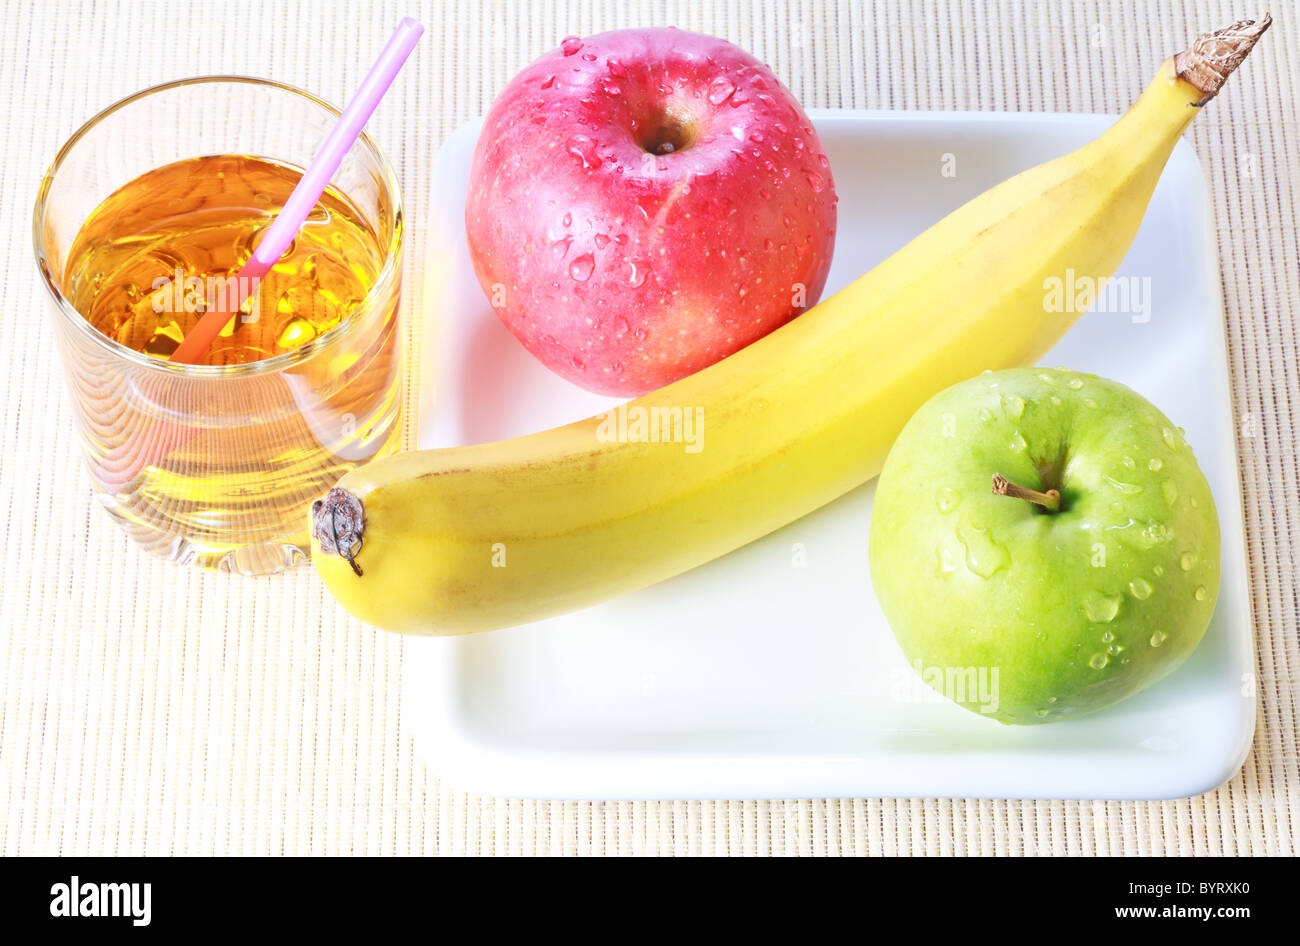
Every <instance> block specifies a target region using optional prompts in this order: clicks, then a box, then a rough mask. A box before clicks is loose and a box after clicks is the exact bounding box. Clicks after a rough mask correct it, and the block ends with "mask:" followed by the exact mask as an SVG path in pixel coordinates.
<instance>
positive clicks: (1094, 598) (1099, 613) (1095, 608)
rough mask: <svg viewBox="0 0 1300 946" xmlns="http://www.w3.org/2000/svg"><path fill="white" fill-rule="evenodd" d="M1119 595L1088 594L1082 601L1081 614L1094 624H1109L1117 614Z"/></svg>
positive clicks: (1097, 592)
mask: <svg viewBox="0 0 1300 946" xmlns="http://www.w3.org/2000/svg"><path fill="white" fill-rule="evenodd" d="M1122 600H1123V599H1122V598H1120V596H1119V595H1108V594H1105V593H1104V592H1101V591H1092V592H1089V593H1088V595H1087V596H1086V597H1084V599H1083V613H1084V614H1086V615H1087V616H1088V620H1089V621H1092V622H1093V623H1094V624H1109V623H1110V622H1111V621H1113V620H1115V615H1117V614H1119V606H1120V602H1121V601H1122Z"/></svg>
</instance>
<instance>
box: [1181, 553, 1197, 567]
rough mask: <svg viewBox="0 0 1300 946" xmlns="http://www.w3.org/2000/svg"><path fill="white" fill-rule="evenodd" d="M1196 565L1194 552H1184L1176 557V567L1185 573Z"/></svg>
mask: <svg viewBox="0 0 1300 946" xmlns="http://www.w3.org/2000/svg"><path fill="white" fill-rule="evenodd" d="M1195 565H1196V554H1195V553H1194V552H1184V553H1183V554H1182V555H1180V556H1179V557H1178V567H1179V568H1181V569H1182V570H1183V571H1185V572H1190V571H1191V570H1192V568H1193V567H1194V566H1195Z"/></svg>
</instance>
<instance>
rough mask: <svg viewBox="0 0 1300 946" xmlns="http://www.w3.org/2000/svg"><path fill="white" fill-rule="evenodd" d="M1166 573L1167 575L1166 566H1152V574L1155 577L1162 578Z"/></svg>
mask: <svg viewBox="0 0 1300 946" xmlns="http://www.w3.org/2000/svg"><path fill="white" fill-rule="evenodd" d="M1164 573H1165V566H1163V565H1152V566H1151V574H1153V575H1155V576H1156V577H1157V578H1159V577H1160V576H1161V575H1163V574H1164Z"/></svg>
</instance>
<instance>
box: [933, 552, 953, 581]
mask: <svg viewBox="0 0 1300 946" xmlns="http://www.w3.org/2000/svg"><path fill="white" fill-rule="evenodd" d="M934 554H935V558H937V559H938V560H939V567H938V570H937V571H936V572H935V574H936V575H937V576H938V577H939V578H947V577H948V576H949V575H951V574H952V573H953V572H954V571H955V570H956V568H957V566H956V565H954V564H953V562H952V552H950V551H949V550H948V549H946V548H944V547H943V546H942V545H941V546H938V547H937V548H936V549H935V550H934Z"/></svg>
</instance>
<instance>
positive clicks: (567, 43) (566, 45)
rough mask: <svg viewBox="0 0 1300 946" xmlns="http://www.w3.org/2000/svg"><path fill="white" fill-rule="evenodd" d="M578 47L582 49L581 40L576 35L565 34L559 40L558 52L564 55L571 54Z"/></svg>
mask: <svg viewBox="0 0 1300 946" xmlns="http://www.w3.org/2000/svg"><path fill="white" fill-rule="evenodd" d="M580 49H582V40H580V39H578V37H576V36H566V37H564V39H562V40H560V52H562V53H564V55H566V56H572V55H573V54H574V53H576V52H577V51H578V50H580Z"/></svg>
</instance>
